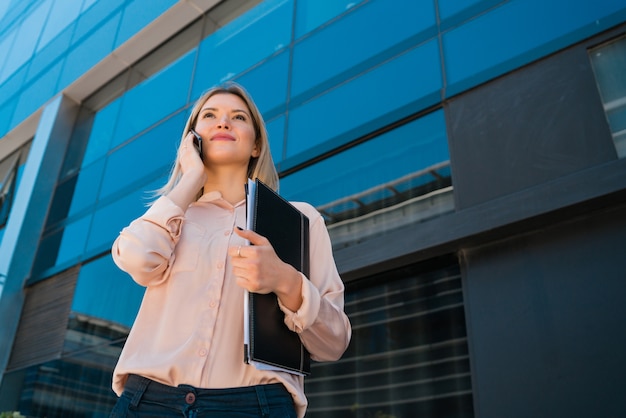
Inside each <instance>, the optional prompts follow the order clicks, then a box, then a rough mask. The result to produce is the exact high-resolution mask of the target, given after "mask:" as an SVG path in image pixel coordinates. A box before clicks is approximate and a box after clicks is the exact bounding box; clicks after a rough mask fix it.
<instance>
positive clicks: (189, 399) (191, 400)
mask: <svg viewBox="0 0 626 418" xmlns="http://www.w3.org/2000/svg"><path fill="white" fill-rule="evenodd" d="M195 401H196V394H195V393H193V392H189V393H188V394H187V395H185V402H187V404H189V405H191V404H192V403H194V402H195Z"/></svg>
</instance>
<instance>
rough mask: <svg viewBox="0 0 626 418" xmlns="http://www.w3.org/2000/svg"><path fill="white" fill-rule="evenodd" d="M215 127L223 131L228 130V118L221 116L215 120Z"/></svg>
mask: <svg viewBox="0 0 626 418" xmlns="http://www.w3.org/2000/svg"><path fill="white" fill-rule="evenodd" d="M217 127H218V128H223V129H228V128H230V124H229V123H228V117H226V116H222V117H220V118H218V119H217Z"/></svg>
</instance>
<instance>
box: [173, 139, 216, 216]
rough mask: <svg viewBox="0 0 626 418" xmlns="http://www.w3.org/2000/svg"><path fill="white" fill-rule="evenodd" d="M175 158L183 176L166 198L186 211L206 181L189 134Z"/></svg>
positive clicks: (204, 171)
mask: <svg viewBox="0 0 626 418" xmlns="http://www.w3.org/2000/svg"><path fill="white" fill-rule="evenodd" d="M177 158H178V163H179V164H180V169H181V171H182V173H183V175H182V177H181V178H180V180H179V181H178V183H177V184H176V186H174V188H173V189H172V190H171V191H170V192H169V193H168V194H167V196H168V197H169V198H170V199H171V200H172V201H173V202H174V203H175V204H176V205H178V206H179V207H180V208H182V209H183V210H186V209H187V207H188V206H189V205H190V204H191V202H193V201H194V200H195V199H196V195H197V194H198V192H199V191H200V190H201V189H202V187H204V183H205V182H206V180H207V171H206V169H205V167H204V163H203V162H202V159H201V158H200V155H199V154H198V151H196V148H195V147H194V146H193V134H192V133H191V132H190V133H188V134H187V136H185V139H183V141H182V142H181V144H180V147H179V148H178V157H177Z"/></svg>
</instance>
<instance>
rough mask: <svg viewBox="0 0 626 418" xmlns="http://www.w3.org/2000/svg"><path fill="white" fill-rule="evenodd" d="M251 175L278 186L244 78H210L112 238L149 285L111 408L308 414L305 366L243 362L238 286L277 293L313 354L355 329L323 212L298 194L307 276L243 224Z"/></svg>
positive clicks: (332, 353) (143, 413) (327, 352)
mask: <svg viewBox="0 0 626 418" xmlns="http://www.w3.org/2000/svg"><path fill="white" fill-rule="evenodd" d="M191 129H193V130H195V131H196V132H197V133H198V134H199V136H200V137H201V139H202V156H200V154H199V153H198V151H197V149H196V148H195V147H194V144H193V134H192V133H191ZM248 178H251V179H255V178H259V179H260V180H261V181H263V182H264V183H265V184H267V185H269V186H271V187H273V188H274V189H276V188H277V186H278V176H277V173H276V169H275V167H274V164H273V162H272V157H271V154H270V150H269V142H268V139H267V132H266V130H265V125H264V122H263V119H262V117H261V114H260V113H259V110H258V109H257V107H256V105H255V104H254V102H253V101H252V99H251V98H250V96H249V95H248V94H247V92H246V91H245V90H244V89H243V88H242V87H241V86H239V85H237V84H229V85H226V86H220V87H216V88H213V89H211V90H209V91H207V92H206V93H205V94H204V95H202V97H200V99H198V101H197V102H196V104H195V105H194V107H193V109H192V111H191V114H190V116H189V119H188V120H187V123H186V125H185V128H184V130H183V135H182V140H181V144H180V147H179V150H178V155H177V158H176V162H175V164H174V168H173V170H172V174H171V177H170V179H169V181H168V183H167V184H166V185H165V186H164V187H163V188H162V189H161V190H160V191H159V197H158V198H157V200H156V201H155V202H154V203H153V204H152V205H151V207H150V208H149V209H148V210H147V212H146V213H145V214H144V215H143V216H141V217H140V218H138V219H136V220H135V221H133V222H132V223H131V224H130V225H129V226H128V227H126V228H124V229H123V230H122V231H121V233H120V235H119V237H118V238H117V239H116V241H115V243H114V244H113V248H112V254H113V259H114V260H115V263H116V264H117V265H118V266H119V268H121V269H122V270H123V271H125V272H127V273H129V274H130V275H131V276H132V278H133V280H135V281H136V282H137V283H138V284H140V285H141V286H144V287H145V288H146V291H145V295H144V298H143V302H142V304H141V308H140V310H139V313H138V314H137V318H136V320H135V323H134V325H133V327H132V329H131V332H130V334H129V336H128V340H127V341H126V344H125V345H124V349H123V350H122V353H121V355H120V358H119V361H118V363H117V366H116V368H115V371H114V374H113V390H114V391H115V393H116V394H117V395H118V396H119V399H118V402H117V404H116V406H115V408H114V409H113V411H112V413H111V417H160V416H162V417H165V416H185V417H205V416H206V417H209V416H210V417H228V416H236V417H260V416H264V417H265V416H267V417H295V416H298V417H302V416H304V413H305V411H306V406H307V401H306V398H305V395H304V382H303V378H302V377H301V376H298V375H294V374H291V373H287V372H278V371H267V370H258V369H257V368H255V367H254V366H252V365H248V364H246V363H245V362H244V358H243V357H244V355H243V299H244V289H246V290H248V291H250V292H257V293H269V292H274V293H275V294H276V295H277V297H278V300H279V305H280V308H281V310H282V311H283V313H284V315H285V319H284V321H285V324H286V325H287V326H288V327H289V329H291V330H292V331H293V332H296V333H298V335H299V337H300V339H301V341H302V342H303V344H304V345H305V347H306V348H307V349H308V350H309V352H310V353H311V358H312V359H314V360H316V361H331V360H336V359H338V358H339V357H341V355H342V354H343V353H344V351H345V350H346V348H347V346H348V343H349V341H350V336H351V327H350V323H349V320H348V318H347V316H346V315H345V313H344V310H343V304H344V287H343V283H342V281H341V279H340V277H339V275H338V273H337V269H336V266H335V262H334V260H333V255H332V248H331V243H330V239H329V236H328V232H327V230H326V226H325V224H324V220H323V218H322V217H321V216H320V214H319V213H318V212H317V211H316V210H315V209H314V208H313V207H312V206H310V205H308V204H306V203H300V202H295V203H293V204H294V205H295V206H296V207H297V208H298V209H300V210H301V211H302V212H303V213H304V214H305V215H307V217H308V218H309V221H310V259H311V263H310V277H304V276H303V275H302V274H301V273H299V272H298V271H297V270H296V269H294V268H293V267H292V266H290V265H288V264H286V263H284V262H282V261H281V260H280V259H279V258H278V256H277V255H276V253H275V252H274V250H273V248H272V245H271V243H270V242H269V241H268V240H267V239H266V238H265V237H263V236H260V235H258V234H256V233H254V232H252V231H249V230H245V226H246V207H245V189H244V184H245V183H246V181H247V179H248ZM246 242H250V243H251V244H253V245H250V246H248V245H246Z"/></svg>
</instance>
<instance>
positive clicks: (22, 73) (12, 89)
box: [0, 65, 28, 103]
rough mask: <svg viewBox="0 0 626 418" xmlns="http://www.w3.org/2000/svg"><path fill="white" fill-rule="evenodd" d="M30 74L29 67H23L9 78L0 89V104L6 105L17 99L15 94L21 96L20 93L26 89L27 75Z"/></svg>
mask: <svg viewBox="0 0 626 418" xmlns="http://www.w3.org/2000/svg"><path fill="white" fill-rule="evenodd" d="M27 72H28V66H26V65H25V66H23V67H22V68H20V69H19V70H17V71H16V72H14V73H13V74H11V77H9V79H8V80H5V82H4V83H3V84H2V87H0V88H1V89H2V90H1V94H0V103H5V102H7V101H9V100H11V99H13V98H15V96H14V95H15V94H19V92H20V91H21V90H22V89H23V88H24V80H25V79H26V73H27Z"/></svg>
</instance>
